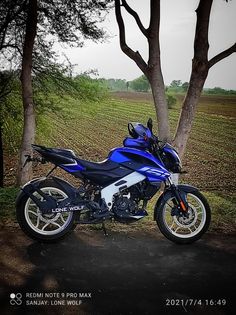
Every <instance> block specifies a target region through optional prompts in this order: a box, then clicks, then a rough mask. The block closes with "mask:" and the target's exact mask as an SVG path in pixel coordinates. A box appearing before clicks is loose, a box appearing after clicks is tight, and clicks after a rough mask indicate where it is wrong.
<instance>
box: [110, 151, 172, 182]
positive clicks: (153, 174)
mask: <svg viewBox="0 0 236 315" xmlns="http://www.w3.org/2000/svg"><path fill="white" fill-rule="evenodd" d="M108 159H109V160H111V161H113V162H116V163H119V164H121V165H123V166H125V167H127V168H129V169H132V170H134V171H137V172H139V173H141V174H143V175H145V176H146V177H147V179H148V180H149V181H150V182H160V181H165V180H166V178H167V177H169V176H170V173H169V172H168V171H167V169H166V168H165V167H164V165H163V164H162V162H161V161H159V160H158V159H157V158H156V157H155V156H153V155H152V154H151V153H149V152H148V151H145V150H142V149H141V150H139V149H136V148H128V147H121V148H114V149H112V150H111V151H110V153H109V155H108Z"/></svg>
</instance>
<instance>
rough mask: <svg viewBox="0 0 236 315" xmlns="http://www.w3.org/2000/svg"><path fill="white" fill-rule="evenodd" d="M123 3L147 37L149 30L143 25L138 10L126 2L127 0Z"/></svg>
mask: <svg viewBox="0 0 236 315" xmlns="http://www.w3.org/2000/svg"><path fill="white" fill-rule="evenodd" d="M122 5H123V7H124V8H125V9H126V11H127V12H128V13H129V14H130V15H132V16H133V18H134V19H135V21H136V23H137V25H138V27H139V29H140V31H141V32H142V33H143V35H144V36H146V37H147V30H146V28H145V27H144V26H143V24H142V22H141V20H140V17H139V15H138V14H137V12H135V11H134V10H133V9H132V8H131V7H130V6H129V5H128V3H127V2H126V0H122Z"/></svg>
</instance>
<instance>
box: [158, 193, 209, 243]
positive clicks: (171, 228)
mask: <svg viewBox="0 0 236 315" xmlns="http://www.w3.org/2000/svg"><path fill="white" fill-rule="evenodd" d="M184 193H185V194H186V200H187V202H188V213H187V216H185V215H183V214H182V213H176V211H175V209H176V199H175V197H174V196H172V195H171V194H169V196H167V198H164V201H163V202H162V203H161V205H160V207H159V208H158V209H156V211H157V216H156V222H157V225H158V227H159V229H160V231H161V232H162V234H163V235H164V236H165V237H166V238H168V239H169V240H171V241H172V242H175V243H178V244H190V243H193V242H195V241H197V240H198V239H200V238H201V236H202V235H203V234H204V233H205V232H206V231H207V229H208V227H209V225H210V220H211V211H210V207H209V204H208V202H207V200H206V198H205V197H204V196H203V195H202V194H201V193H200V192H199V191H198V190H196V189H194V188H193V189H188V191H184Z"/></svg>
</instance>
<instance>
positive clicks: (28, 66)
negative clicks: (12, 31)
mask: <svg viewBox="0 0 236 315" xmlns="http://www.w3.org/2000/svg"><path fill="white" fill-rule="evenodd" d="M36 29H37V0H30V1H29V5H28V12H27V22H26V31H25V40H24V47H23V57H22V71H21V85H22V99H23V108H24V128H23V136H22V142H21V148H20V158H19V165H18V174H17V184H18V185H23V184H25V183H26V182H27V181H29V180H30V179H31V178H32V164H31V163H28V164H27V165H26V166H25V167H23V166H24V163H25V160H26V157H25V155H32V148H31V144H32V143H33V142H34V138H35V108H34V103H33V89H32V77H31V70H32V54H33V47H34V41H35V36H36Z"/></svg>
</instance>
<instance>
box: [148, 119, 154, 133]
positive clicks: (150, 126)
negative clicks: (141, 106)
mask: <svg viewBox="0 0 236 315" xmlns="http://www.w3.org/2000/svg"><path fill="white" fill-rule="evenodd" d="M152 126H153V125H152V118H149V119H148V122H147V127H148V128H149V129H150V131H151V132H152Z"/></svg>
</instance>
